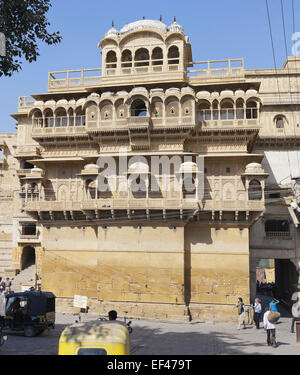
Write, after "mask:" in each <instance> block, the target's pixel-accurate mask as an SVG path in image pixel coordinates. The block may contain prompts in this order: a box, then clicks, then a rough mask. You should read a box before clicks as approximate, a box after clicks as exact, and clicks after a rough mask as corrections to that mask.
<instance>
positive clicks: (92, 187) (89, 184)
mask: <svg viewBox="0 0 300 375" xmlns="http://www.w3.org/2000/svg"><path fill="white" fill-rule="evenodd" d="M96 188H97V187H96V181H93V180H87V181H86V191H87V193H88V194H87V196H88V199H95V198H96Z"/></svg>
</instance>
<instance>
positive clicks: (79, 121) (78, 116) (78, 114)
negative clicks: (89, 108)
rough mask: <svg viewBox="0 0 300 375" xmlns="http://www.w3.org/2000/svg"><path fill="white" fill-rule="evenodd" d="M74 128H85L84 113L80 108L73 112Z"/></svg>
mask: <svg viewBox="0 0 300 375" xmlns="http://www.w3.org/2000/svg"><path fill="white" fill-rule="evenodd" d="M75 126H85V111H84V110H83V109H81V108H77V109H76V111H75Z"/></svg>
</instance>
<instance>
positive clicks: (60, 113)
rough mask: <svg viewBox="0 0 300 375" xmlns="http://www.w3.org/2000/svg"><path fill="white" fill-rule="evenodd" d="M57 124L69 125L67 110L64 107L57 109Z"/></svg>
mask: <svg viewBox="0 0 300 375" xmlns="http://www.w3.org/2000/svg"><path fill="white" fill-rule="evenodd" d="M55 126H68V118H67V112H66V110H65V109H64V108H58V109H57V110H56V111H55Z"/></svg>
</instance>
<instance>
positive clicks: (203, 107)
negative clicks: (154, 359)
mask: <svg viewBox="0 0 300 375" xmlns="http://www.w3.org/2000/svg"><path fill="white" fill-rule="evenodd" d="M205 120H211V110H210V103H209V102H207V101H202V102H201V103H200V104H199V106H198V121H205Z"/></svg>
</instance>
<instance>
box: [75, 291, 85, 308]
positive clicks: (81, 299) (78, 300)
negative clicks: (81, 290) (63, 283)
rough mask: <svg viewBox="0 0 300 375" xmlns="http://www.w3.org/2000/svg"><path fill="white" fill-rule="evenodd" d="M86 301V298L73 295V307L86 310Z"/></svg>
mask: <svg viewBox="0 0 300 375" xmlns="http://www.w3.org/2000/svg"><path fill="white" fill-rule="evenodd" d="M87 300H88V298H87V297H86V296H78V295H77V294H75V295H74V302H73V306H74V307H80V308H81V309H86V307H87Z"/></svg>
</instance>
